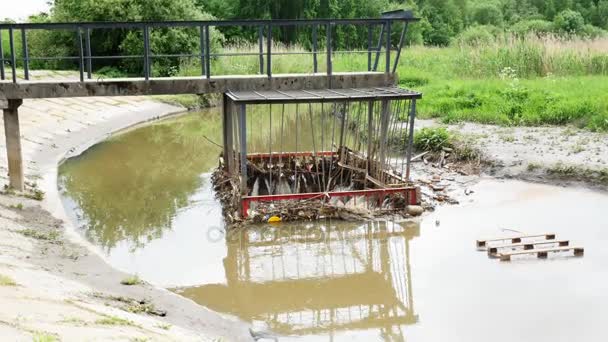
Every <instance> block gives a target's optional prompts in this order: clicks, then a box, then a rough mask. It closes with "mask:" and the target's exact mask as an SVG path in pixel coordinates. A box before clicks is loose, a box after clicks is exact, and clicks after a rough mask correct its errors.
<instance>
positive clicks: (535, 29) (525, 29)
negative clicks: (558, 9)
mask: <svg viewBox="0 0 608 342" xmlns="http://www.w3.org/2000/svg"><path fill="white" fill-rule="evenodd" d="M554 30H555V26H554V25H553V23H552V22H550V21H547V20H542V19H533V20H522V21H519V22H517V23H516V24H515V25H513V26H512V27H511V30H510V31H511V32H513V33H515V34H516V35H518V36H519V37H525V36H527V35H529V34H536V35H538V36H543V35H547V34H549V33H552V32H553V31H554Z"/></svg>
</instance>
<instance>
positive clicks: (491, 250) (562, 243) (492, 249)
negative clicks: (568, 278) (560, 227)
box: [488, 240, 570, 257]
mask: <svg viewBox="0 0 608 342" xmlns="http://www.w3.org/2000/svg"><path fill="white" fill-rule="evenodd" d="M551 244H558V246H559V247H566V246H569V245H570V241H568V240H548V241H531V242H520V243H511V244H506V245H498V246H488V256H490V257H497V256H498V255H497V253H498V251H499V250H500V249H507V248H512V249H514V248H520V247H523V249H524V250H530V249H534V248H535V246H539V245H551Z"/></svg>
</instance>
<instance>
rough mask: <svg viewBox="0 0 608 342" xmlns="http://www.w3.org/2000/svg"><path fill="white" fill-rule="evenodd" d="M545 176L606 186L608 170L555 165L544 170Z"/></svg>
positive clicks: (607, 183) (561, 164)
mask: <svg viewBox="0 0 608 342" xmlns="http://www.w3.org/2000/svg"><path fill="white" fill-rule="evenodd" d="M546 172H547V175H549V176H551V177H554V178H559V179H574V180H578V181H587V182H590V183H595V184H600V185H608V168H605V169H599V170H595V169H588V168H585V167H581V166H576V165H566V164H563V163H557V164H555V165H553V166H551V167H549V168H547V170H546Z"/></svg>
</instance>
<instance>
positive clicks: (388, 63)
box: [384, 20, 391, 74]
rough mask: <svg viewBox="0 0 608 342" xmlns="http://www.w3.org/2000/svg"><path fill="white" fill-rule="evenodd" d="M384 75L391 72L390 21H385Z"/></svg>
mask: <svg viewBox="0 0 608 342" xmlns="http://www.w3.org/2000/svg"><path fill="white" fill-rule="evenodd" d="M384 72H385V73H387V74H388V73H389V72H391V21H390V20H387V21H386V66H385V68H384Z"/></svg>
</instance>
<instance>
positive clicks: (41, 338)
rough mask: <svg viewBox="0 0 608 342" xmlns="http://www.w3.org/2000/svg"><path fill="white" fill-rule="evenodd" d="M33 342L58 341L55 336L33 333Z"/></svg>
mask: <svg viewBox="0 0 608 342" xmlns="http://www.w3.org/2000/svg"><path fill="white" fill-rule="evenodd" d="M32 341H33V342H56V341H59V339H58V338H57V336H54V335H51V334H47V333H35V334H34V337H33V339H32Z"/></svg>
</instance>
